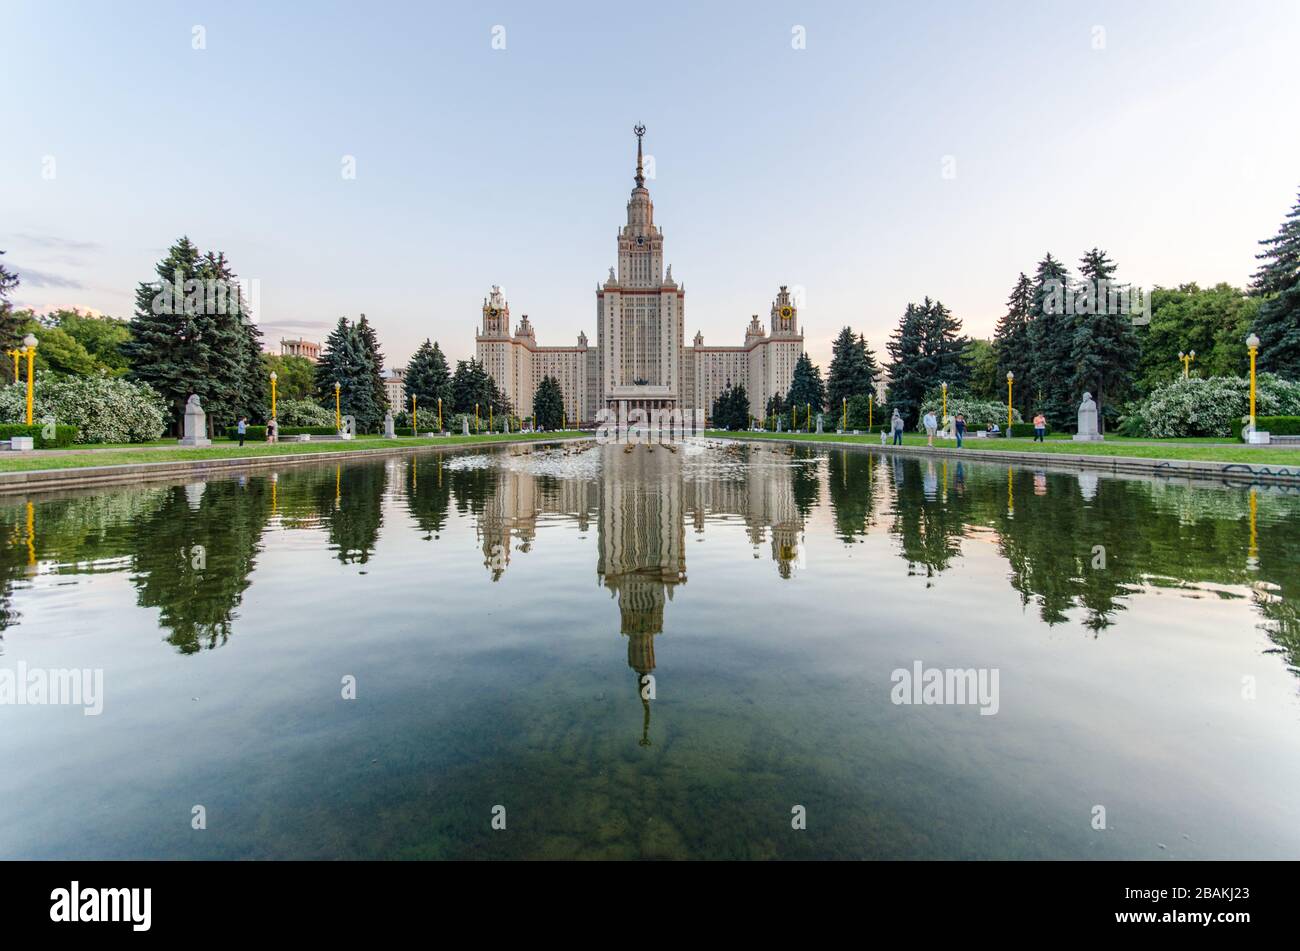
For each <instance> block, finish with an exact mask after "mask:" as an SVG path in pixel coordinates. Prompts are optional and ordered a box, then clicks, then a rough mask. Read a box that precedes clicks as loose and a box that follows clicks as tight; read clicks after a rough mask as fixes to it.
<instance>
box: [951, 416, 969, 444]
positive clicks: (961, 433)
mask: <svg viewBox="0 0 1300 951" xmlns="http://www.w3.org/2000/svg"><path fill="white" fill-rule="evenodd" d="M952 431H953V432H954V433H956V434H957V448H958V449H960V448H961V444H962V440H963V439H965V438H966V417H965V416H964V415H962V414H961V413H958V414H957V418H956V419H955V420H953V424H952Z"/></svg>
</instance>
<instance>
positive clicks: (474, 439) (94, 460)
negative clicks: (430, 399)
mask: <svg viewBox="0 0 1300 951" xmlns="http://www.w3.org/2000/svg"><path fill="white" fill-rule="evenodd" d="M582 435H584V434H583V433H580V432H557V433H540V434H537V435H534V434H531V433H524V434H520V433H511V434H510V435H508V436H507V435H501V434H497V435H492V436H446V437H441V438H433V439H424V438H420V439H416V438H413V437H412V438H405V439H384V438H383V437H381V436H358V437H357V438H356V439H353V440H349V441H345V442H282V443H276V444H273V445H268V444H267V443H260V442H256V443H254V442H250V443H245V444H244V445H243V447H242V448H241V447H240V446H239V444H238V443H236V442H227V441H224V440H223V441H218V442H217V443H215V444H214V445H213V446H211V447H210V448H209V447H205V448H202V449H180V448H175V449H170V450H167V451H161V450H158V449H148V448H140V445H139V444H137V445H134V446H132V447H131V448H123V449H120V450H119V449H113V450H111V451H109V452H83V453H74V452H53V451H52V452H51V454H50V455H41V456H26V457H25V458H24V456H22V455H20V454H19V453H5V454H3V455H0V472H29V471H31V470H33V469H84V468H87V467H89V466H121V465H136V464H139V463H142V462H180V461H184V460H189V459H247V458H253V457H260V456H298V455H328V454H329V453H332V452H354V451H356V450H358V449H393V448H399V447H403V446H465V445H478V444H484V443H503V442H546V441H548V440H552V439H564V438H568V437H573V436H582ZM144 445H146V446H148V445H169V446H175V445H176V441H175V440H164V441H161V442H156V443H146V444H144ZM81 448H92V447H89V446H83V447H81ZM94 448H101V447H94Z"/></svg>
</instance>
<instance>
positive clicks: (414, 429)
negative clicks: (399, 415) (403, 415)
mask: <svg viewBox="0 0 1300 951" xmlns="http://www.w3.org/2000/svg"><path fill="white" fill-rule="evenodd" d="M416 405H417V403H416V398H415V394H414V393H412V394H411V435H412V436H418V435H420V413H419V410H418V409H416Z"/></svg>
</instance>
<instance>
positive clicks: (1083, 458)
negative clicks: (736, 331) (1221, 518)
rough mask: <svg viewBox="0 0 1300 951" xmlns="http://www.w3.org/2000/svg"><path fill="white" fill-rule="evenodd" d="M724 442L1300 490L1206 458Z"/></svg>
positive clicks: (1294, 470)
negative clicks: (815, 448) (825, 448)
mask: <svg viewBox="0 0 1300 951" xmlns="http://www.w3.org/2000/svg"><path fill="white" fill-rule="evenodd" d="M708 438H710V439H716V440H718V441H720V442H743V443H751V444H755V445H764V444H766V445H771V444H774V443H779V444H781V445H785V446H821V447H827V448H833V449H864V450H866V451H867V452H875V453H880V454H882V455H893V454H895V453H897V454H899V455H904V456H915V457H917V458H925V457H927V456H942V457H952V458H957V459H962V460H969V461H971V462H1001V463H1010V464H1011V465H1015V466H1019V467H1020V468H1024V469H1053V468H1056V469H1064V470H1067V471H1070V472H1074V471H1077V470H1079V469H1095V470H1098V471H1100V472H1104V473H1110V474H1112V475H1141V476H1148V477H1153V476H1154V477H1158V478H1163V479H1170V478H1183V479H1187V480H1189V481H1190V480H1208V481H1212V482H1233V483H1242V484H1245V485H1258V484H1261V483H1262V484H1268V485H1284V486H1291V487H1295V488H1300V467H1286V466H1259V465H1250V464H1248V463H1245V462H1212V461H1210V460H1206V459H1150V458H1147V457H1143V456H1092V455H1070V454H1067V453H1050V454H1048V453H1037V452H1012V451H1008V450H1003V449H958V448H956V447H955V446H953V447H948V446H877V445H876V444H875V443H867V442H841V441H839V440H831V439H827V440H810V439H779V438H776V437H771V436H765V437H761V438H754V437H746V436H744V435H743V434H739V433H738V434H736V435H729V436H710V437H708Z"/></svg>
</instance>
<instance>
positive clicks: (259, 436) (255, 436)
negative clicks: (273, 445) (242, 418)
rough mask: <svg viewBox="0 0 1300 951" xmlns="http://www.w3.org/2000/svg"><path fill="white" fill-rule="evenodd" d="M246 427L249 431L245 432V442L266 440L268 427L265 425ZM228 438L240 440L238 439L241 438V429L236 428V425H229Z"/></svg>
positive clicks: (227, 429) (227, 428)
mask: <svg viewBox="0 0 1300 951" xmlns="http://www.w3.org/2000/svg"><path fill="white" fill-rule="evenodd" d="M246 429H247V430H248V431H247V432H246V433H244V441H245V442H266V427H265V426H248V427H246ZM226 438H227V439H234V440H238V439H239V430H238V429H236V428H235V427H234V426H227V427H226Z"/></svg>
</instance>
